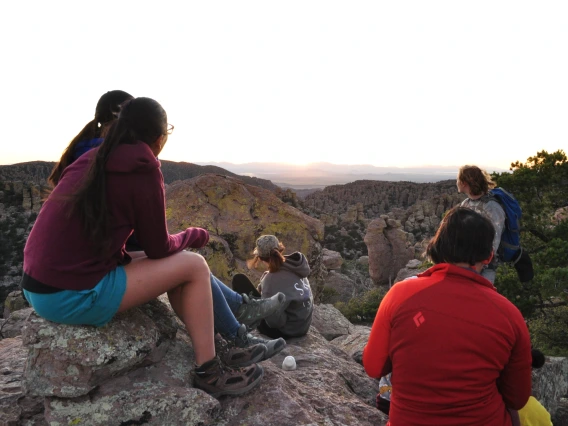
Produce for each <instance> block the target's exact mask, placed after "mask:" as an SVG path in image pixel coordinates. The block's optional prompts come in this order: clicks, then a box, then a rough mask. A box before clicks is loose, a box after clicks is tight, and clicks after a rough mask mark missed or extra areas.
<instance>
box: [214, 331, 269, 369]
mask: <svg viewBox="0 0 568 426" xmlns="http://www.w3.org/2000/svg"><path fill="white" fill-rule="evenodd" d="M243 327H244V329H245V331H244V332H245V334H246V326H245V325H244V324H243V325H241V328H243ZM239 331H240V329H239ZM237 340H238V342H236V341H237ZM240 340H241V339H238V337H237V339H234V340H231V339H228V340H225V339H223V338H222V337H221V335H220V334H216V335H215V352H216V353H217V356H219V358H221V361H223V363H224V364H225V365H227V366H228V367H246V366H248V365H251V364H254V363H256V362H259V361H262V360H263V359H264V357H265V354H266V346H264V344H262V343H257V344H249V345H248V346H244V345H242V346H238V345H237V344H238V343H241V342H240Z"/></svg>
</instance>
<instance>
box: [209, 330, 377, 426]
mask: <svg viewBox="0 0 568 426" xmlns="http://www.w3.org/2000/svg"><path fill="white" fill-rule="evenodd" d="M288 355H292V356H294V358H295V359H296V364H297V368H296V370H293V371H284V370H282V368H281V366H282V361H283V360H284V358H285V357H286V356H288ZM262 365H263V367H264V371H265V373H264V378H263V380H262V383H261V384H260V386H259V388H258V389H257V390H255V391H253V392H250V393H249V394H245V395H242V396H240V397H238V398H224V399H222V400H221V406H222V409H223V410H222V412H221V415H220V417H219V419H218V420H217V422H218V423H217V424H219V425H226V426H233V425H234V426H237V425H239V426H240V425H248V426H265V425H279V426H297V425H361V426H367V425H369V426H370V425H385V424H386V422H387V420H386V416H384V415H383V414H382V413H381V412H380V411H378V410H377V409H376V408H375V397H376V395H377V393H378V389H379V383H378V381H377V380H374V379H371V378H369V377H368V376H367V375H366V374H365V372H364V370H363V367H361V366H360V365H358V364H356V363H355V362H353V361H352V360H351V359H350V358H349V356H348V355H347V354H346V353H345V352H343V351H341V350H340V349H338V348H336V347H335V346H333V345H332V344H330V343H329V342H327V341H326V340H325V339H323V338H322V336H320V335H319V334H318V333H317V332H316V331H315V330H310V332H309V333H308V335H307V336H304V337H301V338H297V339H290V340H289V341H288V345H287V347H286V348H285V349H284V350H283V351H282V352H281V353H279V354H278V355H276V356H275V357H273V358H271V359H270V360H268V361H266V362H264V363H263V364H262Z"/></svg>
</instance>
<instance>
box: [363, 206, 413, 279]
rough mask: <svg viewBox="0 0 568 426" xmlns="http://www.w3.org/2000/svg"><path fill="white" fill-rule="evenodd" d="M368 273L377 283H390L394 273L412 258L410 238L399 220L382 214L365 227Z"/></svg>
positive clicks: (394, 275)
mask: <svg viewBox="0 0 568 426" xmlns="http://www.w3.org/2000/svg"><path fill="white" fill-rule="evenodd" d="M364 241H365V244H367V249H368V251H369V274H370V275H371V278H372V279H373V282H374V283H375V284H377V285H383V284H389V283H392V282H393V280H394V278H395V277H396V274H397V273H398V271H399V270H400V269H402V268H403V267H404V266H405V265H406V264H407V262H408V261H409V260H411V259H413V258H414V249H413V247H412V245H411V242H410V238H409V236H408V234H407V233H406V232H404V231H403V230H402V229H401V224H400V222H399V221H396V220H393V219H391V218H389V217H388V216H387V215H383V216H381V217H380V218H378V219H375V220H373V221H372V222H371V223H370V224H369V226H368V227H367V234H366V235H365V240H364Z"/></svg>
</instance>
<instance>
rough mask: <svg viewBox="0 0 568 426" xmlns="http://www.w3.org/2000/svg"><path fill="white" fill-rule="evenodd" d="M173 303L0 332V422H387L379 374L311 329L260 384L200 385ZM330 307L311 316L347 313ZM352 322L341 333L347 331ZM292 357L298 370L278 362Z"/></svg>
mask: <svg viewBox="0 0 568 426" xmlns="http://www.w3.org/2000/svg"><path fill="white" fill-rule="evenodd" d="M169 309H170V308H169V306H168V304H167V303H163V302H161V301H154V302H152V303H150V304H147V305H144V306H143V307H140V308H137V309H133V310H132V311H131V312H128V313H125V314H122V315H118V316H117V317H116V318H115V319H113V320H112V321H111V323H109V324H108V325H107V326H105V327H103V328H94V327H80V326H65V325H58V324H53V323H50V322H48V321H45V320H43V319H41V318H39V317H37V315H35V314H34V313H32V314H31V315H30V318H29V320H28V321H27V323H26V325H25V327H24V330H23V338H22V337H20V336H17V337H14V338H9V339H4V340H0V369H1V371H2V373H3V374H2V375H0V412H1V414H0V424H10V425H12V424H14V425H18V424H22V425H27V426H31V425H40V424H45V423H48V424H51V425H56V424H59V425H64V424H65V425H68V424H72V425H89V426H90V425H93V426H98V425H115V424H116V425H119V424H122V425H126V424H148V425H164V426H165V425H168V426H170V425H189V424H191V425H197V424H200V425H235V426H237V425H243V424H247V425H251V426H261V425H262V426H264V425H270V424H277V425H282V426H287V425H290V426H292V425H294V426H296V425H308V424H314V425H315V424H330V425H332V424H345V425H347V424H349V425H363V426H366V425H369V426H370V425H385V424H386V418H385V416H384V415H383V414H382V413H381V412H379V411H378V410H377V409H376V408H375V407H374V400H375V395H376V394H377V392H378V381H376V380H374V379H370V378H369V377H367V376H366V374H365V372H364V371H363V368H362V367H361V366H360V365H358V364H357V363H356V362H354V361H353V360H352V358H351V356H350V355H349V354H347V353H346V352H344V351H343V350H341V349H340V348H339V347H338V346H337V345H334V344H332V343H330V342H328V341H327V340H326V339H325V338H324V337H323V336H322V334H320V333H319V332H318V331H317V330H316V329H315V328H313V327H312V329H311V330H310V332H309V333H308V334H307V335H306V336H304V337H301V338H296V339H290V340H289V341H288V345H287V347H286V348H285V349H284V350H283V351H282V352H281V353H279V354H278V355H276V356H275V357H273V358H272V359H270V360H268V361H265V362H264V363H263V364H262V365H263V368H264V378H263V380H262V382H261V384H260V386H259V387H258V388H257V389H255V390H253V391H251V392H249V393H247V394H245V395H241V396H236V397H222V398H220V399H219V400H217V399H215V398H212V397H211V396H209V395H207V394H206V393H204V392H202V391H201V390H198V389H195V388H193V387H192V385H191V374H190V372H191V369H192V367H193V363H194V358H193V350H192V346H191V341H190V340H189V338H188V336H187V334H186V333H185V331H184V330H183V329H182V328H179V323H178V322H177V320H176V319H175V318H174V317H173V314H172V313H171V311H170V310H169ZM323 309H324V311H325V312H326V314H325V315H319V313H318V312H319V311H320V306H317V305H316V307H315V314H314V316H318V317H323V316H326V317H327V318H328V320H333V322H337V320H341V319H340V317H341V314H340V313H339V312H338V311H337V310H333V308H329V307H324V308H323ZM12 315H13V314H12ZM343 322H346V320H345V319H344V318H343ZM348 324H349V323H348V322H347V323H346V324H345V325H346V327H345V328H344V330H343V332H342V333H337V331H336V332H335V334H337V336H341V335H343V334H346V333H349V331H350V326H349V325H348ZM351 328H352V326H351ZM22 341H23V342H24V346H22ZM26 346H27V348H26ZM28 348H29V353H28ZM96 348H99V351H97V350H96ZM288 355H292V356H294V357H295V359H296V364H297V369H296V370H294V371H284V370H282V368H281V365H282V361H283V359H284V358H285V357H286V356H288ZM24 364H25V367H24Z"/></svg>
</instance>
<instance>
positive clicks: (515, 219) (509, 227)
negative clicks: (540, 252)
mask: <svg viewBox="0 0 568 426" xmlns="http://www.w3.org/2000/svg"><path fill="white" fill-rule="evenodd" d="M489 198H490V199H491V198H493V199H495V201H497V202H498V203H499V204H500V205H501V207H503V210H504V211H505V227H504V228H503V233H502V234H501V242H500V244H499V255H500V257H501V259H502V260H503V261H505V262H516V261H517V260H518V259H519V258H520V257H521V254H522V250H521V234H520V231H521V223H520V221H521V215H522V211H521V206H520V205H519V202H518V201H517V200H516V199H515V197H513V196H512V195H511V194H509V193H508V192H507V191H505V190H504V189H503V188H494V189H492V190H490V191H489Z"/></svg>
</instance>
